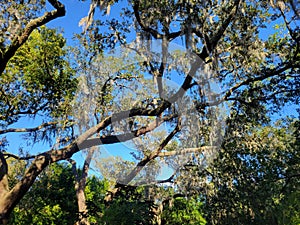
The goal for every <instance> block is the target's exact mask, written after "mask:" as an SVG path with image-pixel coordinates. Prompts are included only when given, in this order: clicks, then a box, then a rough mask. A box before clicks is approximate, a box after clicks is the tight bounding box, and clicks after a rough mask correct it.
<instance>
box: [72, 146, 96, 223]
mask: <svg viewBox="0 0 300 225" xmlns="http://www.w3.org/2000/svg"><path fill="white" fill-rule="evenodd" d="M94 151H95V147H93V148H92V149H90V150H89V151H87V156H86V158H85V161H84V165H83V168H82V175H81V176H79V175H78V172H77V170H76V162H75V161H73V160H69V161H70V162H71V163H72V171H73V174H74V176H75V190H76V198H77V204H78V213H79V217H78V221H77V222H76V225H90V223H89V221H88V209H87V205H86V199H85V194H84V190H85V187H86V179H87V176H88V171H89V168H90V163H91V160H92V157H93V154H94Z"/></svg>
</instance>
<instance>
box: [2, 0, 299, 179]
mask: <svg viewBox="0 0 300 225" xmlns="http://www.w3.org/2000/svg"><path fill="white" fill-rule="evenodd" d="M62 2H63V4H65V7H66V12H67V13H66V16H65V17H60V18H58V19H56V20H54V21H51V22H50V23H48V24H47V26H49V27H52V28H62V29H63V31H64V37H65V38H66V39H67V43H68V44H69V45H71V44H73V43H74V42H73V41H72V38H73V34H74V33H80V32H81V31H82V27H79V21H80V20H81V19H82V18H83V17H85V16H86V15H87V14H88V11H89V3H90V1H86V2H80V1H78V0H63V1H62ZM122 4H124V3H122ZM117 7H120V6H117ZM47 8H48V10H52V7H51V6H49V5H48V6H47ZM97 14H98V15H99V9H97V10H96V15H97ZM114 17H117V15H116V11H114V8H112V10H111V13H110V15H108V16H107V18H114ZM267 33H269V31H268V30H265V33H264V35H266V34H267ZM296 108H298V106H295V105H289V106H286V107H284V108H283V110H282V115H295V116H297V115H298V114H297V112H296ZM276 117H278V115H275V116H274V118H276ZM39 123H40V121H39V120H35V121H34V120H30V119H29V120H28V119H23V120H21V121H20V122H19V123H17V124H14V127H24V126H26V127H34V126H36V125H38V124H39ZM8 138H9V139H12V140H14V141H13V143H10V146H9V149H10V150H12V149H14V150H17V149H18V145H19V144H20V143H23V141H22V140H21V139H20V136H19V134H9V135H8ZM23 147H24V149H28V150H29V151H30V152H31V153H34V152H36V151H39V152H42V151H45V150H48V149H49V146H48V145H44V144H36V145H34V146H32V147H31V146H24V144H23ZM105 149H106V150H107V151H108V152H109V154H116V155H122V156H123V157H125V158H127V159H129V156H130V154H129V153H130V151H132V149H130V148H128V147H126V146H125V147H124V146H122V145H112V146H105ZM120 152H122V153H120ZM124 152H126V154H124ZM73 158H74V159H76V160H77V161H78V163H79V164H80V162H82V161H83V160H84V158H83V157H82V153H81V152H80V153H77V154H76V155H75V156H73ZM169 172H170V171H169ZM168 174H169V173H168ZM168 174H167V175H166V176H168Z"/></svg>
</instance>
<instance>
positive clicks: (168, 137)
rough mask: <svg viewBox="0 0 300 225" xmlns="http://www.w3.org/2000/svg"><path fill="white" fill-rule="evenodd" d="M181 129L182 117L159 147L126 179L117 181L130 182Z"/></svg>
mask: <svg viewBox="0 0 300 225" xmlns="http://www.w3.org/2000/svg"><path fill="white" fill-rule="evenodd" d="M180 129H181V126H180V119H179V121H178V124H177V126H176V127H175V128H174V130H173V131H172V132H171V133H170V134H169V135H168V136H167V137H166V138H165V139H164V140H163V142H162V143H161V144H160V145H159V147H158V148H157V149H156V150H155V151H153V152H152V153H151V154H150V155H149V156H146V157H144V158H143V159H142V160H141V161H140V162H139V163H138V164H137V165H136V167H135V168H134V169H133V170H132V171H131V172H130V173H129V174H128V175H127V176H126V177H125V179H123V180H120V181H118V182H117V183H122V184H126V185H127V184H129V182H130V181H132V180H133V179H134V178H135V177H136V175H137V174H138V173H139V172H140V171H141V170H142V169H143V168H144V166H146V164H147V163H148V162H150V161H151V160H153V159H155V158H156V157H158V156H159V154H160V153H161V151H162V150H163V149H164V148H165V147H166V145H167V144H168V143H169V142H170V141H171V139H172V138H173V137H174V136H175V134H177V133H178V132H179V131H180Z"/></svg>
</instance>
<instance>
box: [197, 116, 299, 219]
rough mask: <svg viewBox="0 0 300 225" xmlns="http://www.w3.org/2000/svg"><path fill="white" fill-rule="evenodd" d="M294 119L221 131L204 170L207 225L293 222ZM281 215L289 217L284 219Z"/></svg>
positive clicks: (295, 173)
mask: <svg viewBox="0 0 300 225" xmlns="http://www.w3.org/2000/svg"><path fill="white" fill-rule="evenodd" d="M297 123H298V122H297V120H292V119H287V120H280V121H278V122H277V124H275V125H273V126H260V127H246V129H245V130H243V129H239V132H237V131H236V130H235V131H233V133H232V134H229V133H228V134H227V135H228V136H227V138H226V141H225V143H224V146H223V149H222V150H221V152H220V155H219V156H218V158H217V159H216V160H215V162H214V164H213V165H212V166H211V167H210V168H208V169H207V171H205V172H204V175H205V176H207V177H208V178H209V180H210V181H211V182H209V183H207V185H204V186H205V189H206V193H207V194H204V195H203V197H204V199H205V203H206V204H205V206H204V210H205V211H206V213H207V215H208V217H207V220H208V221H210V223H209V224H236V223H238V224H290V223H291V224H293V222H292V221H296V220H297V219H298V218H299V217H298V215H299V204H298V201H297V200H295V199H297V198H299V179H297V177H298V176H299V174H300V167H299V163H298V162H299V160H300V155H299V146H298V145H297V136H296V133H297V132H296V131H297V130H298V128H297V126H296V125H297ZM287 218H290V219H291V220H290V221H289V220H288V219H287Z"/></svg>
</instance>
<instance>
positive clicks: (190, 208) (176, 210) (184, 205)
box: [162, 197, 206, 225]
mask: <svg viewBox="0 0 300 225" xmlns="http://www.w3.org/2000/svg"><path fill="white" fill-rule="evenodd" d="M162 221H163V224H166V225H168V224H169V225H189V224H195V225H196V224H197V225H205V224H206V220H205V219H204V218H203V214H202V204H201V202H199V201H197V200H196V199H186V198H182V197H180V198H175V199H174V200H173V202H172V204H169V205H167V206H166V207H165V208H164V210H163V213H162Z"/></svg>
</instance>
